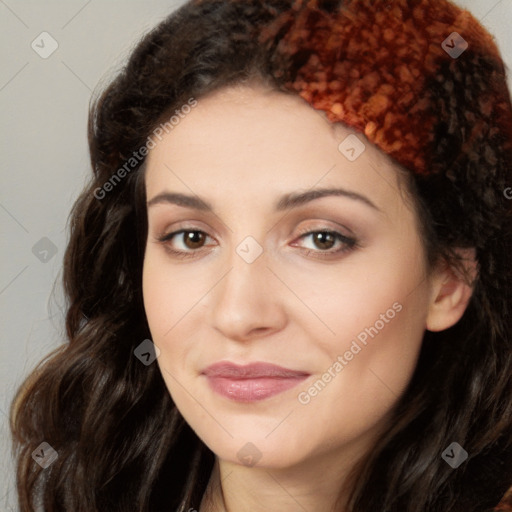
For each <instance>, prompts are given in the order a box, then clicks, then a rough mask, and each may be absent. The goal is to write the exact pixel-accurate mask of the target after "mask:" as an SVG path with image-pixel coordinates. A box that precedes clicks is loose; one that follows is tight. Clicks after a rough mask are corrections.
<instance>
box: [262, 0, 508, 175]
mask: <svg viewBox="0 0 512 512" xmlns="http://www.w3.org/2000/svg"><path fill="white" fill-rule="evenodd" d="M329 4H331V7H330V9H331V10H332V11H335V12H326V11H327V10H328V9H329ZM336 4H339V2H332V1H331V2H327V1H323V2H322V1H321V0H310V1H296V2H295V4H294V6H293V12H287V13H284V14H283V15H281V16H280V17H278V18H277V20H276V22H275V23H274V24H273V25H272V26H271V27H270V29H269V31H268V32H266V33H265V32H264V33H263V34H262V36H261V39H260V41H261V42H262V43H263V44H264V43H265V41H266V40H267V38H270V40H271V39H272V38H273V36H274V35H275V34H277V33H278V32H279V31H281V30H282V29H283V27H285V26H287V27H288V29H287V32H286V34H285V35H284V37H283V38H282V40H281V41H280V43H279V46H278V48H277V50H278V52H277V54H276V55H277V56H276V59H277V60H276V62H275V63H274V64H275V67H276V68H277V69H279V68H281V69H295V71H296V73H295V74H294V76H290V77H289V78H290V80H289V82H288V86H289V87H290V88H291V89H293V90H295V91H296V92H298V94H300V96H301V97H303V98H304V99H305V100H306V101H308V102H309V103H310V104H311V105H312V106H313V107H314V108H316V109H320V110H323V111H325V113H326V114H327V117H328V118H329V119H330V120H331V121H333V122H337V121H342V122H343V123H345V124H347V125H349V126H351V127H353V128H355V129H356V130H358V131H360V132H362V133H364V134H365V135H366V137H367V138H368V139H369V140H370V141H371V142H373V143H374V144H375V145H377V146H378V147H379V148H381V149H382V150H383V151H385V152H386V153H388V154H389V155H390V156H392V157H393V158H395V159H396V160H397V161H398V162H399V163H401V164H402V165H403V166H405V167H406V168H408V169H410V170H412V171H415V172H417V173H423V174H425V173H436V172H439V171H440V170H441V169H446V167H447V166H452V165H454V164H457V165H462V166H463V165H465V162H468V161H470V162H475V161H484V163H485V164H486V167H487V166H489V165H491V166H493V165H496V164H497V163H498V162H499V161H501V162H503V161H504V160H509V158H510V155H512V152H511V146H512V143H511V141H512V111H511V106H510V94H509V91H508V88H507V84H506V80H505V71H504V67H503V63H502V60H501V58H500V55H499V52H498V49H497V47H496V45H495V43H494V41H493V38H492V36H491V35H490V34H489V33H488V32H486V31H485V29H483V28H482V27H481V25H480V24H479V23H478V22H477V20H476V19H475V18H474V17H473V16H472V15H471V14H470V13H469V12H467V11H465V10H461V9H460V8H459V7H457V6H455V5H453V4H451V3H449V2H447V1H444V0H393V1H392V2H391V1H389V0H348V1H346V2H343V3H342V6H341V7H336V6H335V5H336ZM290 25H291V28H290ZM454 33H456V34H454ZM466 45H467V48H466V49H464V48H465V46H466ZM461 50H463V51H462V53H460V52H461ZM459 53H460V55H459ZM279 59H286V60H287V61H288V62H287V63H286V64H285V63H284V62H282V63H280V62H279ZM288 59H292V61H293V62H292V65H291V67H290V68H289V66H288V64H289V60H288ZM305 59H307V60H306V61H305ZM278 73H279V72H278ZM507 154H508V158H507V156H506V155H507Z"/></svg>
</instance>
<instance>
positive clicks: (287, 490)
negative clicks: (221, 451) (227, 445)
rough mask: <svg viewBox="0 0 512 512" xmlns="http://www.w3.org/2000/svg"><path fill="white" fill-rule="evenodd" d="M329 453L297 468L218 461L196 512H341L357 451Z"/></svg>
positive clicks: (344, 503)
mask: <svg viewBox="0 0 512 512" xmlns="http://www.w3.org/2000/svg"><path fill="white" fill-rule="evenodd" d="M342 460H343V463H341V464H340V454H334V453H330V454H328V455H325V454H324V455H323V456H319V457H317V458H316V459H315V458H310V459H308V460H307V461H304V462H302V463H301V464H300V465H297V466H295V467H288V468H286V469H282V468H277V469H276V468H260V467H257V466H255V467H248V466H243V465H240V464H236V463H234V462H230V461H226V460H222V459H218V458H217V459H216V461H215V465H214V468H213V471H212V474H211V477H210V480H209V483H208V488H207V490H206V492H205V494H204V496H203V500H202V502H201V507H200V509H199V510H200V512H274V511H275V512H277V511H279V512H297V511H304V512H305V511H308V512H327V511H332V512H334V511H336V512H343V511H345V510H346V500H347V493H346V492H343V487H344V486H346V485H347V483H348V478H349V473H350V470H351V469H352V468H353V466H354V464H355V463H356V462H357V457H356V454H355V453H354V452H353V453H347V451H346V450H345V451H344V453H343V459H342Z"/></svg>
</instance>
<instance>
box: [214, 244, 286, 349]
mask: <svg viewBox="0 0 512 512" xmlns="http://www.w3.org/2000/svg"><path fill="white" fill-rule="evenodd" d="M228 264H229V268H230V270H229V271H228V272H227V274H226V275H225V276H224V278H223V279H221V281H220V282H219V283H218V284H217V286H215V288H214V289H213V290H212V291H211V293H210V301H209V303H208V306H207V307H208V309H209V315H210V318H209V321H210V323H211V325H212V327H213V328H214V329H216V330H217V331H219V332H220V333H221V334H222V335H223V336H224V337H225V338H229V339H232V340H236V341H249V340H251V339H254V338H257V337H262V336H268V335H270V334H272V333H274V332H277V331H279V330H281V329H283V328H284V327H285V325H286V322H287V315H286V311H285V304H284V303H283V298H284V295H283V293H284V291H283V284H282V283H281V282H280V281H279V280H278V279H277V278H276V277H275V275H274V273H273V272H272V271H271V270H270V269H269V268H268V264H269V261H268V257H267V253H266V252H265V251H264V252H263V253H262V254H261V255H260V256H259V257H258V258H257V259H256V260H255V261H253V262H252V263H248V262H246V261H244V259H242V258H241V257H240V256H239V255H238V254H237V253H236V252H235V251H233V254H232V255H231V257H230V260H229V263H228Z"/></svg>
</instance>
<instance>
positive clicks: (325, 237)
mask: <svg viewBox="0 0 512 512" xmlns="http://www.w3.org/2000/svg"><path fill="white" fill-rule="evenodd" d="M309 237H311V240H312V242H313V244H314V245H315V246H316V248H313V249H312V250H308V253H310V252H321V253H326V254H332V253H339V252H345V251H348V250H350V249H352V248H354V247H355V246H356V244H357V241H356V239H355V238H351V237H346V236H345V235H342V234H341V233H338V232H337V231H328V230H320V231H308V232H307V233H303V234H302V235H301V236H300V239H305V238H309ZM337 241H338V242H340V244H341V247H340V248H338V249H335V250H331V249H332V247H333V246H334V245H335V244H336V242H337ZM327 251H328V252H327Z"/></svg>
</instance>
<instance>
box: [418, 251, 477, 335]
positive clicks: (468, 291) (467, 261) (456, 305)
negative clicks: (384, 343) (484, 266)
mask: <svg viewBox="0 0 512 512" xmlns="http://www.w3.org/2000/svg"><path fill="white" fill-rule="evenodd" d="M456 252H457V253H458V254H459V255H460V256H461V258H462V263H463V265H464V268H465V270H466V273H467V274H468V276H469V279H470V283H468V282H467V281H466V279H467V277H466V278H464V276H463V275H461V274H460V272H459V271H456V270H455V269H454V268H452V267H450V266H448V264H447V263H446V262H445V261H443V262H441V263H440V264H439V265H438V267H437V268H436V270H435V271H434V273H433V276H432V277H431V296H430V302H429V309H428V314H427V318H426V329H428V330H429V331H444V330H445V329H448V328H449V327H452V326H453V325H455V324H456V323H457V322H458V321H459V320H460V319H461V317H462V315H463V314H464V311H465V310H466V307H467V305H468V303H469V300H470V299H471V295H472V293H473V288H474V282H475V279H476V277H477V275H478V263H477V261H476V251H475V249H474V248H470V249H457V250H456Z"/></svg>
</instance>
